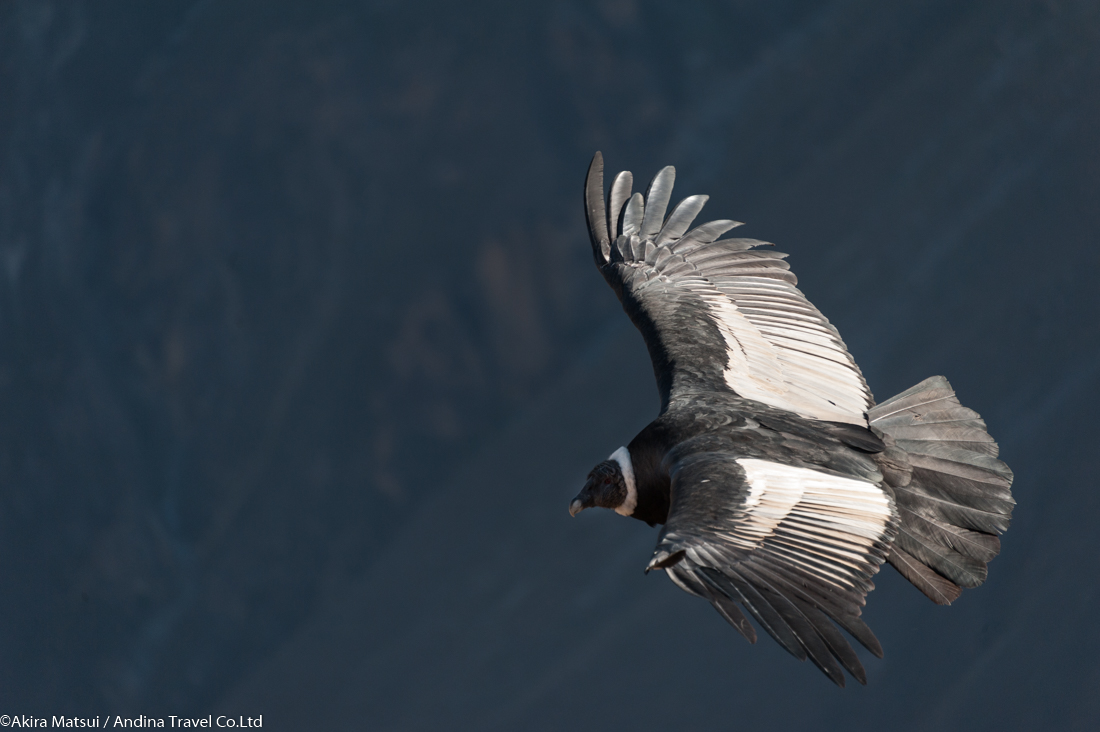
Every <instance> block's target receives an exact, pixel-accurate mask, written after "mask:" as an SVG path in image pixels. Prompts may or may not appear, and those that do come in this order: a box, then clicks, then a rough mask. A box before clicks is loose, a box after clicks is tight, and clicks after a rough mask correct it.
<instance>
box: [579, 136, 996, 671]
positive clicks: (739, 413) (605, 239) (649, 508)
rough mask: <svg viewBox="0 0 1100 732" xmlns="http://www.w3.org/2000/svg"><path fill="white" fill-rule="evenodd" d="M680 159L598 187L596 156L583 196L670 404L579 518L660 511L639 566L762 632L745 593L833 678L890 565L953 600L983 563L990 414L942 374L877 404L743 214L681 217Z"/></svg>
mask: <svg viewBox="0 0 1100 732" xmlns="http://www.w3.org/2000/svg"><path fill="white" fill-rule="evenodd" d="M675 174H676V173H675V170H674V169H673V168H672V167H671V166H669V167H666V168H664V169H663V170H661V171H660V172H659V173H657V175H656V177H654V178H653V182H652V183H650V185H649V190H648V191H647V192H646V195H645V197H644V198H643V197H642V195H641V194H640V193H634V194H633V195H632V194H631V186H632V182H633V179H632V176H631V174H630V173H629V172H623V173H619V175H618V176H616V177H615V180H614V182H613V183H612V184H611V189H610V191H609V192H608V194H607V197H606V199H605V197H604V185H603V157H602V156H601V155H600V153H596V156H595V157H594V158H593V160H592V164H591V166H590V167H589V170H588V178H587V181H586V182H585V196H584V199H585V211H586V214H587V219H588V231H589V234H590V236H591V239H592V252H593V254H594V255H595V258H596V266H597V267H598V268H599V270H600V273H601V274H602V275H603V276H604V279H606V280H607V282H608V284H609V285H611V288H612V289H613V290H614V291H615V294H616V295H618V297H619V300H620V301H621V302H622V305H623V309H624V310H625V311H626V313H627V315H629V316H630V319H631V320H632V321H633V322H634V325H636V326H637V327H638V330H640V331H641V332H642V336H643V337H644V338H645V342H646V346H648V348H649V355H650V358H651V359H652V360H653V372H654V374H655V376H656V377H657V388H658V390H659V391H660V396H661V413H660V415H659V416H658V417H657V419H655V420H654V421H653V422H652V423H650V424H649V426H647V427H646V428H645V429H643V430H642V431H641V432H640V433H639V434H638V436H637V437H635V438H634V439H633V440H631V441H630V444H629V445H627V446H626V447H620V448H619V449H618V450H616V451H615V452H614V453H612V455H611V457H610V458H608V459H607V460H605V461H604V462H602V463H600V464H599V465H597V466H596V467H595V468H594V469H593V470H592V472H591V473H590V474H589V476H588V482H587V483H586V484H585V486H584V488H583V489H582V490H581V492H580V494H578V495H577V497H576V498H574V499H573V501H572V503H571V504H570V506H569V512H570V513H571V514H573V515H574V516H575V515H576V514H577V513H579V512H580V511H581V510H583V509H585V508H589V507H592V506H600V507H603V508H610V509H613V510H614V511H615V512H616V513H619V514H622V515H623V516H630V517H632V518H636V519H640V520H642V521H645V522H646V523H648V524H650V525H656V524H663V525H664V526H663V527H662V529H661V532H660V535H659V536H658V541H657V547H656V549H655V550H654V553H653V557H652V560H651V561H650V562H649V566H648V567H647V569H646V571H647V572H648V571H649V570H651V569H663V570H665V572H667V573H668V576H669V577H671V578H672V581H673V582H675V583H676V584H677V585H679V586H680V587H681V588H682V589H684V590H685V591H687V592H689V593H691V594H693V595H698V596H699V597H702V598H705V599H706V600H709V601H710V602H711V604H713V605H714V607H715V608H716V609H717V610H718V612H719V613H720V614H721V615H722V617H724V618H725V619H726V620H727V621H729V623H730V624H731V625H732V626H733V627H734V628H736V629H737V630H738V631H739V632H740V633H741V634H742V635H744V636H745V637H746V638H747V639H748V640H749V641H750V642H755V641H756V631H755V630H754V629H753V627H752V625H750V624H749V622H748V620H747V619H746V617H745V614H744V613H742V610H741V609H742V608H744V610H745V611H747V613H748V614H749V615H751V616H752V617H753V618H755V619H756V622H757V623H758V624H759V625H760V627H761V628H763V629H764V630H765V631H766V632H767V633H768V634H769V635H771V636H772V637H773V638H774V639H775V640H776V641H778V642H779V643H780V644H781V645H782V646H783V647H784V648H786V649H787V650H788V651H790V653H791V654H793V655H794V656H796V657H797V658H799V659H802V660H804V659H806V658H810V659H811V660H812V661H813V662H814V663H815V664H816V665H817V666H818V667H819V668H820V669H821V670H822V671H824V672H825V674H826V675H827V676H828V677H829V678H830V679H832V680H833V681H834V682H836V683H837V684H838V685H840V686H843V685H844V678H845V677H844V672H843V670H842V668H844V669H847V670H848V671H849V673H851V674H852V676H854V677H855V678H856V679H857V680H859V682H860V683H864V684H865V683H867V675H866V672H865V671H864V669H863V666H862V665H861V663H860V661H859V658H858V657H857V656H856V654H855V652H854V651H853V650H852V647H851V646H850V645H849V643H848V641H847V639H846V638H845V637H844V635H843V634H842V633H841V632H840V630H839V629H838V626H839V628H843V629H844V630H845V631H847V632H848V633H849V634H850V635H851V636H852V637H854V638H855V639H856V640H858V641H859V642H860V643H862V644H863V645H864V646H865V647H866V648H867V649H868V650H869V651H870V652H871V653H873V654H875V655H876V656H878V657H880V658H881V657H882V646H881V645H880V644H879V642H878V639H876V638H875V636H874V634H873V633H872V632H871V630H870V628H869V627H867V625H866V624H865V623H864V622H863V621H862V620H861V619H860V613H861V608H862V606H863V605H864V603H865V598H866V595H867V593H868V592H870V591H871V590H872V589H873V588H874V585H873V584H872V583H871V578H872V577H873V576H874V574H875V573H876V572H878V570H879V567H880V565H881V564H882V563H883V562H889V563H890V564H892V565H893V566H894V568H895V569H897V570H898V571H899V572H901V574H902V576H904V577H905V578H906V579H907V580H909V581H910V582H912V583H913V584H914V585H916V587H917V588H918V589H919V590H920V591H921V592H923V593H924V594H925V595H927V596H928V597H929V598H931V599H932V601H933V602H935V603H937V604H940V605H947V604H950V603H951V601H953V600H955V599H956V598H957V597H958V596H959V594H960V593H961V592H962V588H969V587H977V586H978V585H980V584H981V583H982V582H983V581H984V580H985V578H986V563H987V562H989V561H990V560H991V559H992V558H993V557H995V556H996V555H997V554H998V553H999V552H1000V540H999V539H998V534H1001V533H1002V532H1004V531H1005V530H1006V529H1007V528H1008V523H1009V518H1010V515H1011V512H1012V507H1013V505H1014V504H1015V501H1013V499H1012V495H1011V493H1010V491H1009V488H1010V486H1011V484H1012V471H1011V470H1009V468H1008V466H1007V465H1005V464H1004V463H1003V462H1001V461H1000V460H998V459H997V452H998V450H997V444H996V443H995V442H994V441H993V438H992V437H990V436H989V434H988V433H987V432H986V427H985V422H984V421H982V419H981V418H980V417H979V416H978V414H977V413H976V412H974V411H972V410H970V409H967V408H966V407H963V406H962V405H961V404H960V403H959V401H958V400H957V399H956V398H955V393H954V391H952V389H951V385H950V384H948V382H947V380H946V379H945V378H943V377H942V376H934V377H932V378H929V379H926V380H925V381H922V382H921V383H919V384H917V385H916V386H914V387H913V388H911V389H909V390H907V391H904V392H902V393H901V394H898V395H897V396H895V397H893V398H891V399H887V400H886V401H885V402H882V403H881V404H875V402H874V400H873V399H872V398H871V392H870V391H869V390H868V388H867V383H866V382H865V381H864V380H863V375H862V374H861V373H860V370H859V367H858V366H857V365H856V363H855V361H854V360H852V357H851V356H850V355H849V354H848V351H847V349H846V348H845V346H844V342H843V341H842V340H841V338H840V334H839V333H837V330H836V328H834V327H833V326H832V325H831V324H830V323H829V321H828V320H827V319H826V318H825V316H823V315H822V314H821V313H820V312H818V310H817V308H815V307H814V306H813V305H812V304H810V302H809V300H807V299H806V297H805V296H804V295H803V294H802V293H801V292H800V291H799V290H798V288H797V287H795V284H796V279H795V276H794V274H792V273H791V272H790V268H789V267H788V265H787V263H786V262H785V261H784V258H785V257H786V255H784V254H780V253H778V252H774V251H771V250H768V249H758V248H757V247H758V246H761V245H763V244H764V242H759V241H755V240H752V239H718V237H719V236H721V235H722V234H724V233H725V232H727V231H729V230H730V229H733V228H734V227H736V226H738V225H739V224H738V223H737V222H734V221H711V222H709V223H706V224H703V225H702V226H699V227H696V228H694V229H692V230H691V231H688V227H689V226H690V225H691V222H692V220H693V219H694V218H695V216H696V215H697V214H698V213H699V211H700V209H702V207H703V204H704V203H705V202H706V200H707V196H690V197H688V198H685V199H684V200H683V201H681V202H680V203H679V204H678V205H677V206H676V207H675V208H674V209H673V210H672V212H671V213H670V214H669V215H668V216H667V217H666V216H665V209H666V207H667V205H668V201H669V197H670V194H671V192H672V183H673V179H674V178H675Z"/></svg>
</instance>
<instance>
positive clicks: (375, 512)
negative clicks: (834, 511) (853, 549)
mask: <svg viewBox="0 0 1100 732" xmlns="http://www.w3.org/2000/svg"><path fill="white" fill-rule="evenodd" d="M0 145H2V150H0V713H6V714H35V715H53V714H70V715H73V714H75V715H84V716H95V715H102V714H107V713H110V714H112V715H114V714H121V715H131V716H132V715H137V714H144V715H146V716H153V717H163V716H166V715H169V714H176V715H206V714H211V713H214V714H218V713H222V712H227V713H231V714H242V715H246V716H248V715H251V716H255V715H259V714H263V715H264V726H265V727H268V728H275V729H306V728H314V729H459V728H471V729H566V728H568V729H615V728H627V727H629V728H631V729H638V730H642V729H683V728H687V727H689V726H693V727H695V728H699V729H720V728H727V727H728V728H746V727H754V728H760V727H763V728H769V729H830V728H838V729H839V728H844V729H867V730H871V729H874V730H880V729H884V728H885V729H897V730H919V729H928V730H944V729H967V730H975V729H1031V730H1034V729H1080V730H1091V729H1096V728H1097V726H1098V725H1100V661H1098V660H1097V659H1098V657H1100V629H1098V624H1097V623H1096V621H1095V616H1096V611H1097V607H1098V605H1100V589H1098V579H1100V551H1098V549H1097V546H1096V539H1095V537H1096V536H1097V530H1096V528H1095V527H1096V525H1097V522H1098V521H1100V486H1098V485H1097V480H1096V477H1095V475H1096V471H1095V469H1094V467H1093V466H1094V465H1095V456H1096V454H1097V449H1098V447H1097V445H1098V438H1100V430H1098V429H1097V427H1096V414H1097V412H1098V410H1100V395H1098V394H1100V393H1098V387H1100V326H1098V319H1100V283H1098V274H1100V242H1098V240H1097V236H1098V233H1100V206H1098V201H1100V6H1098V5H1097V3H1095V2H1093V0H1079V1H1075V0H1048V1H1046V2H1038V1H1035V2H1032V1H1025V0H989V1H987V2H968V3H960V2H955V1H954V0H950V1H949V0H940V1H935V0H930V1H929V2H922V3H912V4H899V3H881V2H879V1H878V0H835V1H831V2H802V1H799V0H769V1H767V2H742V1H736V0H731V1H729V2H677V3H670V2H669V3H659V2H645V1H637V2H636V1H634V0H604V1H602V2H595V3H590V2H581V1H580V0H575V1H574V0H550V1H548V2H544V3H529V4H520V3H506V2H501V3H493V2H479V3H442V2H436V3H411V2H410V3H397V2H387V1H385V0H378V1H376V2H362V3H345V2H311V3H298V2H289V1H286V0H283V1H280V2H238V3H218V2H206V1H202V0H200V1H199V2H194V1H193V0H192V1H189V2H158V3H141V2H129V3H115V2H91V1H90V0H88V1H85V2H76V1H68V0H59V1H57V2H48V1H15V0H12V1H11V2H7V3H5V4H4V5H3V6H0ZM597 149H600V150H602V151H603V153H604V155H605V158H606V160H607V163H608V166H609V168H611V169H612V171H616V170H619V169H622V168H629V169H631V170H633V171H634V173H635V175H636V178H640V179H643V180H642V181H640V182H641V183H642V184H644V181H645V180H648V178H649V177H650V176H651V175H652V174H653V173H654V172H655V171H656V170H657V169H658V168H659V167H660V166H662V165H665V164H669V163H672V164H675V165H676V166H677V168H678V171H679V178H678V186H677V193H678V194H679V195H678V196H676V197H677V198H679V197H682V196H686V195H688V194H691V193H700V192H705V193H709V194H710V195H711V203H710V204H709V205H708V207H707V210H706V211H705V212H704V215H705V216H708V217H709V218H726V217H730V218H735V219H738V220H742V221H747V222H748V225H747V226H746V227H745V228H744V229H742V231H744V232H745V235H747V236H754V237H757V238H762V239H766V240H769V241H774V242H777V243H778V244H779V249H780V250H782V251H786V252H789V253H790V254H791V259H790V261H791V263H792V265H793V267H794V269H795V271H796V272H798V273H799V275H800V277H801V286H802V289H803V290H804V291H805V292H806V294H807V295H808V296H809V297H810V298H811V299H812V300H813V301H814V302H815V303H816V304H817V305H818V307H820V309H821V310H822V311H823V312H824V313H825V314H827V315H828V316H829V317H830V318H831V319H832V320H833V322H834V323H835V324H836V325H837V327H838V328H839V329H840V331H841V333H842V334H843V335H844V337H845V339H846V341H847V343H848V346H849V348H850V350H851V351H852V353H853V354H854V356H855V357H856V359H857V360H858V362H859V363H860V365H861V366H862V368H863V371H864V374H865V375H866V377H867V380H868V382H869V383H870V385H871V387H872V389H873V390H874V391H875V394H876V395H877V396H878V398H880V399H884V398H886V397H889V396H890V395H892V394H894V393H896V392H898V391H900V390H902V389H905V388H907V387H909V386H911V385H912V384H914V383H916V382H917V381H919V380H921V379H923V378H925V377H926V376H930V375H932V374H937V373H942V374H945V375H946V376H947V377H948V378H949V379H950V380H951V381H952V383H953V385H954V386H955V388H956V390H957V391H958V393H959V396H960V398H961V400H962V402H963V403H964V404H965V405H967V406H970V407H972V408H974V409H976V410H978V411H979V412H981V413H982V415H983V416H984V417H985V418H986V420H987V422H988V424H989V426H990V431H991V432H992V434H993V435H994V436H995V437H996V438H997V439H998V440H999V442H1000V444H1001V446H1002V458H1003V459H1004V460H1006V461H1007V462H1008V464H1009V465H1010V466H1011V467H1012V468H1013V469H1014V470H1015V471H1016V483H1015V494H1016V496H1017V499H1018V504H1019V505H1018V507H1017V510H1016V514H1015V518H1014V525H1013V527H1012V529H1011V530H1010V531H1009V532H1008V534H1007V536H1006V538H1005V541H1004V550H1003V553H1002V555H1001V557H1000V558H998V559H997V560H996V561H994V563H993V564H992V566H991V572H990V579H989V581H988V582H987V584H986V585H985V586H983V587H982V588H980V589H977V590H971V591H967V592H966V593H964V595H963V597H962V598H961V599H960V600H959V601H958V602H956V604H955V605H954V606H953V607H950V608H938V607H934V606H933V605H932V604H931V603H930V602H928V601H927V600H926V599H925V598H924V597H923V596H922V595H920V594H919V593H918V592H917V591H916V590H914V589H913V588H912V587H910V586H908V584H907V583H905V582H904V580H902V579H901V578H900V577H899V576H898V575H897V574H896V573H895V572H894V571H893V570H892V569H890V568H886V569H885V570H884V571H883V572H882V574H881V575H880V576H879V578H878V589H877V590H876V591H875V592H874V593H873V594H872V595H871V596H870V597H869V603H868V608H867V610H866V612H865V618H866V619H867V620H868V622H869V623H870V625H871V627H872V628H874V629H875V631H876V632H877V634H878V637H879V638H880V639H881V640H882V642H883V645H884V646H885V648H886V657H885V659H884V660H881V661H880V660H877V659H873V658H867V659H866V661H865V663H866V665H867V666H868V671H869V676H870V683H869V685H868V687H866V688H851V686H850V687H849V688H848V689H846V690H843V691H841V690H839V689H836V688H834V687H833V686H832V684H830V683H829V682H828V681H827V679H825V678H824V677H823V676H822V675H821V674H820V673H819V672H818V671H817V670H816V669H814V668H813V667H812V666H810V665H809V664H799V663H797V662H796V661H795V660H793V659H792V658H790V657H789V656H787V655H786V654H785V652H783V651H782V650H781V649H780V648H779V647H778V645H777V644H775V643H774V642H772V641H771V639H769V638H766V637H762V640H761V642H760V643H758V644H757V645H756V646H749V645H748V644H746V643H745V642H744V641H743V639H741V638H740V637H739V636H737V635H736V633H734V632H733V631H732V630H731V629H730V628H728V627H726V626H725V624H724V622H723V621H722V619H721V618H720V617H719V616H718V615H717V614H716V613H714V612H713V610H711V609H710V608H709V607H708V606H707V605H706V604H705V603H703V602H702V601H699V600H697V599H694V598H691V597H689V596H687V595H686V594H684V593H682V592H681V591H680V590H678V589H676V588H675V587H674V586H673V585H672V584H671V583H670V582H669V581H668V580H667V579H666V578H664V577H662V576H658V575H650V576H648V577H646V576H643V574H642V568H643V567H644V565H645V563H646V562H647V560H648V557H649V554H650V551H651V549H652V545H653V542H654V540H655V535H656V532H655V531H654V530H650V529H648V528H647V527H645V526H644V525H641V524H640V523H638V522H630V521H625V520H623V519H620V518H619V517H617V516H614V515H612V514H610V513H604V514H603V515H600V514H599V513H593V514H587V513H586V514H584V515H582V516H580V517H579V518H577V519H570V518H569V516H568V514H567V512H566V506H567V503H568V500H569V499H570V498H571V497H572V496H573V495H574V493H575V492H576V489H577V488H578V487H579V485H580V483H581V481H582V480H583V477H584V475H585V473H586V472H587V470H588V469H589V468H590V467H591V466H592V465H593V464H594V463H595V462H597V461H598V460H600V459H603V458H604V457H606V455H607V454H608V453H610V452H611V451H612V450H614V449H615V448H616V447H618V446H619V445H621V444H625V443H626V442H627V441H628V440H629V439H630V438H631V437H632V436H633V435H634V433H635V432H636V431H637V430H638V429H640V428H641V427H642V426H643V425H644V424H645V423H646V422H647V421H648V420H650V419H652V418H653V417H654V416H655V415H656V411H657V406H658V404H657V397H656V389H655V387H654V384H653V380H652V373H651V371H650V367H649V363H648V359H647V357H646V355H645V350H644V347H643V346H642V343H641V338H640V337H639V336H638V334H637V333H636V332H634V331H633V329H632V327H631V326H630V324H629V322H628V321H627V319H626V317H625V316H624V315H623V314H622V312H621V310H620V308H619V306H618V303H617V302H616V300H615V298H614V295H613V294H612V293H611V292H610V291H609V289H608V288H607V286H606V285H605V284H604V282H603V281H602V279H601V278H600V276H599V275H598V273H597V272H596V271H595V269H594V267H593V266H592V263H591V255H590V251H589V245H588V241H587V236H586V233H585V231H584V228H583V213H582V208H581V204H580V191H581V184H582V181H583V176H584V172H585V169H586V166H587V164H588V160H589V158H590V157H591V155H592V153H593V152H594V151H595V150H597ZM853 684H854V682H853ZM856 686H858V685H856Z"/></svg>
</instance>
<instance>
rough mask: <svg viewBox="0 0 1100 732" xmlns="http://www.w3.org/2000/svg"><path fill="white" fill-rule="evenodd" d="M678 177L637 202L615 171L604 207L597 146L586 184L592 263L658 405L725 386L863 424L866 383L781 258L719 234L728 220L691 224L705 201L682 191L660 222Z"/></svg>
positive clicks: (665, 174) (660, 182)
mask: <svg viewBox="0 0 1100 732" xmlns="http://www.w3.org/2000/svg"><path fill="white" fill-rule="evenodd" d="M675 175H676V172H675V170H674V169H673V168H672V167H671V166H669V167H667V168H664V169H663V170H661V172H659V173H658V174H657V175H656V177H654V179H653V182H652V183H650V186H649V190H648V191H647V193H646V196H645V197H644V198H643V197H642V195H641V194H639V193H634V194H633V195H631V192H630V189H631V186H632V183H633V178H632V176H631V174H630V173H628V172H623V173H620V174H619V175H618V176H616V178H615V180H614V182H613V183H612V185H611V189H610V191H609V192H608V194H607V203H606V205H605V200H604V190H603V157H602V156H601V155H600V153H596V156H595V157H594V158H593V159H592V165H591V166H590V167H589V170H588V179H587V181H586V183H585V211H586V214H587V218H588V230H589V234H590V236H591V238H592V249H593V254H594V256H595V259H596V265H597V267H599V269H600V272H601V273H602V274H603V276H604V278H605V279H606V280H607V281H608V283H609V284H610V285H611V287H612V288H613V289H614V290H615V292H616V294H617V295H618V296H619V300H620V301H621V302H622V304H623V309H624V310H626V312H627V314H628V315H629V316H630V318H631V320H633V321H634V324H635V325H636V326H637V327H638V329H639V330H640V331H641V332H642V335H643V337H644V338H645V341H646V345H647V346H648V347H649V354H650V357H651V358H652V360H653V370H654V373H655V374H656V376H657V385H658V389H659V390H660V393H661V404H662V408H667V406H668V404H669V401H670V400H671V399H673V398H675V397H676V396H677V395H678V394H681V393H689V392H693V391H700V390H702V391H727V392H728V391H732V392H734V393H736V394H737V395H738V396H740V397H742V398H745V399H752V400H755V401H758V402H763V403H764V404H767V405H769V406H772V407H777V408H779V409H785V410H788V411H791V412H794V413H796V414H799V415H801V416H803V417H809V418H811V419H819V420H828V421H834V422H848V423H851V424H858V425H862V426H866V425H867V416H866V413H867V410H868V409H869V408H870V406H871V405H872V404H873V400H872V398H871V392H870V390H868V388H867V383H866V382H865V381H864V380H863V375H862V374H861V373H860V371H859V367H858V366H856V364H855V361H853V360H852V357H851V356H850V355H849V354H848V351H847V349H846V348H845V346H844V342H843V341H842V340H841V338H840V334H839V333H837V330H836V328H834V327H833V326H832V325H831V324H830V323H829V321H828V320H827V319H826V318H825V316H823V315H822V314H821V313H820V312H819V311H818V310H817V308H815V307H814V306H813V305H812V304H810V302H809V300H807V299H806V297H805V296H804V295H803V294H802V293H801V292H800V291H799V290H798V288H797V287H795V284H796V282H797V280H796V278H795V276H794V274H792V273H791V272H790V268H789V266H788V265H787V263H786V262H784V261H783V260H784V258H785V257H786V255H785V254H780V253H778V252H773V251H767V250H760V249H754V248H753V247H756V246H759V245H762V244H764V242H759V241H756V240H753V239H722V240H717V239H718V237H719V236H721V235H722V234H724V233H725V232H727V231H729V230H730V229H732V228H734V227H735V226H739V225H740V224H738V223H737V222H735V221H724V220H723V221H711V222H709V223H706V224H703V225H702V226H699V227H696V228H695V229H692V230H691V231H688V227H689V226H690V225H691V222H692V221H693V220H694V218H695V216H696V215H697V214H698V213H699V211H700V210H701V209H702V207H703V204H704V203H705V202H706V200H707V197H706V196H690V197H688V198H685V199H684V200H683V201H681V202H680V203H679V204H678V205H677V206H676V208H674V209H673V210H672V213H670V214H669V215H668V217H667V218H665V209H666V207H667V205H668V201H669V197H670V195H671V193H672V183H673V180H674V178H675ZM609 211H610V216H609V214H608V212H609ZM716 240H717V241H716Z"/></svg>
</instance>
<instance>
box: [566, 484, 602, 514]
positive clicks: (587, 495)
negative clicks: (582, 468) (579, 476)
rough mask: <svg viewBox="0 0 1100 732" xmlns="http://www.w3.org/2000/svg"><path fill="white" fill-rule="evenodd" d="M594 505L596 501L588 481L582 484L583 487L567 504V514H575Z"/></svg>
mask: <svg viewBox="0 0 1100 732" xmlns="http://www.w3.org/2000/svg"><path fill="white" fill-rule="evenodd" d="M595 505H596V501H595V498H594V497H593V495H592V481H589V482H587V483H585V484H584V488H581V492H580V493H578V494H577V497H576V498H574V499H573V501H572V502H571V503H570V504H569V515H570V516H576V515H577V514H578V513H580V512H581V511H583V510H584V509H586V508H592V507H593V506H595Z"/></svg>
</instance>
